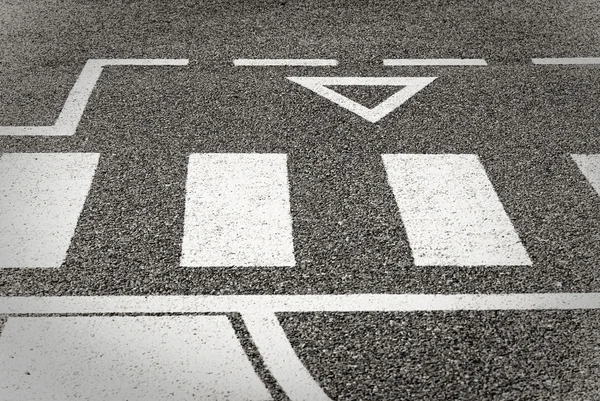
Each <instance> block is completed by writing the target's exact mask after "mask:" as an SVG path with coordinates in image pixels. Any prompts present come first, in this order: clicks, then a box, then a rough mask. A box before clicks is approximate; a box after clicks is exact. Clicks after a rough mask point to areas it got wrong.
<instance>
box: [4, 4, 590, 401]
mask: <svg viewBox="0 0 600 401" xmlns="http://www.w3.org/2000/svg"><path fill="white" fill-rule="evenodd" d="M2 3H3V5H2V6H0V43H2V45H1V46H0V71H1V73H0V104H1V105H2V107H1V108H0V125H48V124H52V123H53V121H54V120H55V118H56V117H57V115H58V113H59V112H60V109H61V107H62V105H63V103H64V100H65V98H66V97H67V94H68V93H69V90H70V88H71V87H72V85H73V83H74V82H75V80H76V79H77V77H78V74H79V72H80V71H81V68H82V66H83V65H84V63H85V61H87V60H88V59H91V58H189V59H190V64H189V65H188V66H185V67H179V66H177V67H131V66H123V67H120V66H119V67H106V68H105V71H104V72H103V73H102V76H101V78H100V80H99V81H98V83H97V85H96V88H95V90H94V93H93V94H92V97H91V98H90V100H89V103H88V105H87V107H86V110H85V114H84V116H83V118H82V120H81V121H80V124H79V126H78V129H77V132H76V135H75V136H73V137H48V138H39V137H38V138H35V137H2V136H0V152H1V153H7V152H97V153H100V154H101V157H100V162H99V166H98V168H97V171H96V175H95V177H94V181H93V183H92V187H91V190H90V194H89V196H88V198H87V200H86V203H85V206H84V209H83V212H82V214H81V217H80V219H79V223H78V225H77V229H76V232H75V236H74V238H73V240H72V243H71V246H70V248H69V251H68V254H67V258H66V260H65V262H64V264H63V266H62V267H61V268H60V269H44V270H42V269H0V295H1V296H16V295H36V296H40V295H175V294H185V295H196V294H354V293H398V294H400V293H513V292H523V293H536V292H600V274H599V273H598V266H599V262H600V196H598V193H596V192H595V191H594V189H593V188H592V187H591V186H590V185H589V183H588V182H587V181H586V179H585V177H584V176H583V175H582V174H581V172H580V171H579V170H578V168H577V165H576V164H575V163H574V161H573V160H572V159H571V157H570V154H600V136H599V129H598V124H599V122H600V119H599V118H598V105H599V99H600V66H541V65H533V64H532V63H531V58H534V57H598V56H600V54H599V50H598V49H599V45H600V7H599V6H598V2H596V1H593V0H563V1H556V0H545V1H542V0H535V1H533V0H527V1H516V0H514V1H509V0H504V1H496V2H488V1H455V0H454V1H450V0H448V1H442V0H440V1H424V0H417V1H389V0H380V1H345V2H342V1H318V0H310V1H309V0H307V1H291V0H281V1H258V0H257V1H223V2H221V1H204V2H201V3H202V4H199V2H194V1H172V2H162V1H95V2H84V1H28V2H23V1H17V0H15V1H13V0H4V1H2ZM235 58H331V59H338V60H339V61H340V65H339V66H338V67H234V66H233V65H232V60H233V59H235ZM384 58H484V59H485V60H486V61H487V62H488V63H489V65H488V66H476V67H383V66H382V65H381V60H382V59H384ZM287 76H425V77H426V76H437V77H438V79H437V80H436V81H434V82H433V83H432V84H430V85H429V86H427V87H426V88H425V89H423V90H422V91H421V92H419V93H418V94H417V95H416V96H415V97H413V98H412V99H410V100H409V101H408V102H407V103H406V104H404V105H402V106H401V107H400V108H399V109H397V110H395V111H394V112H392V113H391V114H390V115H388V116H387V117H385V118H384V119H382V120H381V121H380V122H378V123H374V124H373V123H369V122H367V121H365V120H363V119H361V118H360V117H358V116H356V115H354V114H352V113H351V112H349V111H347V110H345V109H342V108H340V107H338V106H336V105H334V104H333V103H331V102H330V101H329V100H327V99H324V98H322V97H319V96H318V95H315V94H314V93H312V92H310V91H308V90H306V89H305V88H302V87H301V86H299V85H297V84H295V83H292V82H290V81H289V80H287V79H285V77H287ZM340 92H343V93H345V94H347V95H348V96H349V97H351V98H353V99H356V100H357V101H359V102H363V103H364V104H366V105H373V104H376V103H377V102H378V101H380V100H381V99H382V98H385V97H386V96H387V95H389V92H386V91H385V90H382V91H373V90H358V89H352V88H340ZM204 152H241V153H249V152H264V153H271V152H274V153H287V154H288V158H289V162H288V163H289V164H288V167H289V179H290V191H291V194H290V195H291V209H292V216H293V231H294V247H295V256H296V261H297V266H296V267H295V268H285V267H276V268H273V267H256V268H216V267H209V268H183V267H179V265H178V264H179V258H180V255H181V237H182V233H183V215H184V200H185V179H186V166H187V157H188V156H189V154H190V153H204ZM386 153H471V154H477V155H479V157H480V158H481V161H482V163H483V165H484V167H485V169H486V172H487V174H488V176H489V178H490V180H491V182H492V183H493V185H494V188H495V190H496V192H497V194H498V196H499V198H500V200H501V201H502V204H503V206H504V208H505V210H506V212H507V214H508V215H509V216H510V218H511V221H512V223H513V225H514V227H515V229H516V231H517V233H518V234H519V236H520V238H521V239H522V241H523V244H524V246H525V248H526V249H527V251H528V253H529V255H530V257H531V259H532V261H533V264H532V266H515V267H511V266H508V267H507V266H483V267H440V266H419V267H417V266H414V262H413V260H412V258H411V254H410V247H409V243H408V240H407V237H406V233H405V230H404V227H403V224H402V221H401V218H400V215H399V212H398V208H397V206H396V204H395V202H394V197H393V194H392V192H391V189H390V187H389V186H388V185H387V182H386V177H385V170H384V168H383V164H382V161H381V154H386ZM279 318H280V321H281V324H282V326H283V328H284V329H285V331H286V333H287V334H288V337H289V339H290V342H291V344H292V346H293V347H294V349H295V350H296V352H297V354H298V356H299V358H300V359H301V360H302V361H303V362H304V364H305V365H306V366H307V368H308V369H309V370H310V372H311V373H312V374H313V376H314V377H315V379H316V380H317V382H319V383H320V385H321V386H322V388H323V389H324V390H325V392H326V393H327V394H328V395H329V396H330V397H332V399H337V400H561V401H583V400H590V401H593V400H600V314H599V313H598V311H597V310H593V311H503V312H495V311H488V312H484V311H479V312H468V311H463V312H427V313H426V312H414V313H297V314H281V315H279ZM231 320H232V323H233V325H234V327H236V332H237V333H238V336H239V337H240V339H241V340H242V343H243V344H246V345H245V348H246V352H247V353H248V355H249V356H251V359H253V361H254V364H255V369H256V370H257V372H261V373H260V375H261V377H262V378H263V379H264V380H265V383H267V384H268V386H269V389H270V391H271V393H272V394H273V396H274V397H275V398H276V399H286V398H285V395H283V392H282V391H281V389H280V388H278V387H277V384H275V382H274V380H273V379H272V378H271V377H270V376H269V373H268V371H267V370H266V369H265V368H264V366H261V362H260V358H259V357H258V356H257V354H258V352H257V351H256V350H254V349H253V348H252V347H253V345H252V343H251V341H247V337H248V334H247V333H245V332H244V327H243V324H242V323H241V322H240V321H239V320H240V319H238V317H237V316H231ZM2 325H3V321H2V319H0V330H1V329H2ZM244 339H246V340H244ZM269 383H270V384H269Z"/></svg>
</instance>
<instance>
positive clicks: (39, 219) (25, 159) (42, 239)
mask: <svg viewBox="0 0 600 401" xmlns="http://www.w3.org/2000/svg"><path fill="white" fill-rule="evenodd" d="M99 157H100V155H99V154H97V153H7V154H3V155H2V156H0V268H5V267H19V268H30V267H60V265H61V264H62V262H63V261H64V258H65V256H66V253H67V249H68V248H69V245H70V243H71V237H72V236H73V233H74V232H75V226H76V225H77V220H78V218H79V214H80V213H81V210H82V209H83V204H84V202H85V199H86V197H87V194H88V191H89V189H90V186H91V183H92V179H93V177H94V172H95V170H96V166H97V164H98V160H99Z"/></svg>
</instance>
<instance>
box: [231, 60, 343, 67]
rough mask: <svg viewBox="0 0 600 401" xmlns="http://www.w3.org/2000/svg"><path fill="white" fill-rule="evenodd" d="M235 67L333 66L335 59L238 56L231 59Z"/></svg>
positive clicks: (335, 63) (336, 63) (335, 62)
mask: <svg viewBox="0 0 600 401" xmlns="http://www.w3.org/2000/svg"><path fill="white" fill-rule="evenodd" d="M233 65H234V66H236V67H276V66H304V67H335V66H336V65H338V61H337V60H332V59H291V58H288V59H283V58H282V59H274V58H261V59H248V58H238V59H235V60H233Z"/></svg>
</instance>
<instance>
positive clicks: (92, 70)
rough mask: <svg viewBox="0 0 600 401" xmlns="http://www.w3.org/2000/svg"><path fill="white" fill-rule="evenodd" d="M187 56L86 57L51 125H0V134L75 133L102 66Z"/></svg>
mask: <svg viewBox="0 0 600 401" xmlns="http://www.w3.org/2000/svg"><path fill="white" fill-rule="evenodd" d="M187 64H188V60H187V59H92V60H88V61H87V62H86V63H85V66H84V67H83V70H81V74H80V75H79V78H77V81H76V82H75V84H74V85H73V87H72V88H71V91H70V92H69V96H68V97H67V100H66V101H65V104H64V105H63V108H62V110H61V112H60V114H59V116H58V118H57V119H56V122H55V123H54V125H51V126H22V127H17V126H0V136H2V135H11V136H70V135H74V134H75V130H76V129H77V125H78V124H79V120H81V117H82V116H83V112H84V110H85V107H86V105H87V102H88V100H89V98H90V95H91V94H92V91H93V90H94V87H95V86H96V82H97V81H98V79H99V78H100V74H101V73H102V68H103V67H105V66H110V65H145V66H162V65H187Z"/></svg>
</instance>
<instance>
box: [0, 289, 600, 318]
mask: <svg viewBox="0 0 600 401" xmlns="http://www.w3.org/2000/svg"><path fill="white" fill-rule="evenodd" d="M555 309H556V310H571V309H600V293H598V292H591V293H541V294H536V293H532V294H449V295H444V294H350V295H169V296H118V295H117V296H96V297H95V296H81V297H69V296H62V297H0V314H5V315H11V314H29V313H37V314H52V313H61V314H63V313H72V314H78V313H83V314H101V313H242V314H245V313H250V314H253V313H258V314H261V313H267V312H273V313H278V312H279V313H286V312H419V311H460V310H555Z"/></svg>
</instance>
